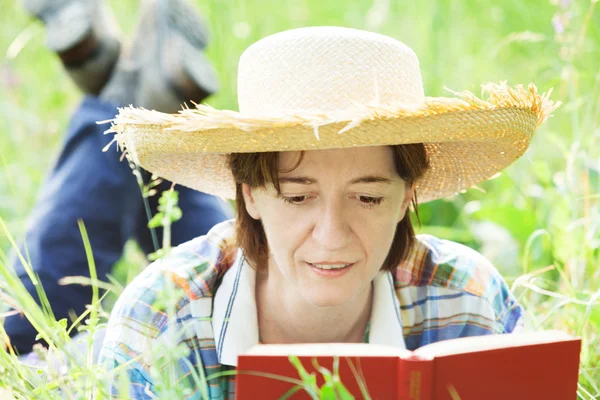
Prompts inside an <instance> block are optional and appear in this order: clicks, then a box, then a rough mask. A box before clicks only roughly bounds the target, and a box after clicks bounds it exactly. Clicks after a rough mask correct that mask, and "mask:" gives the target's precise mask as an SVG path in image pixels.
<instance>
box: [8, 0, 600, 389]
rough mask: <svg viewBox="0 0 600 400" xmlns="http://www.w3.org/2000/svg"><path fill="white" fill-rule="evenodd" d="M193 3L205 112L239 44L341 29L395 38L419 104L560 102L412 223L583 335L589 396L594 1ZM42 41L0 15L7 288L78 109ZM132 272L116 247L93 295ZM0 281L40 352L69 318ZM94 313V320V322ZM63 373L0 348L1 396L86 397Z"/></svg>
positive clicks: (598, 211) (21, 18)
mask: <svg viewBox="0 0 600 400" xmlns="http://www.w3.org/2000/svg"><path fill="white" fill-rule="evenodd" d="M110 3H111V5H112V6H113V8H114V9H115V11H116V14H117V18H118V20H119V22H120V23H121V25H122V26H123V28H124V30H125V31H130V30H131V29H132V27H133V26H134V24H135V19H136V18H135V17H136V13H137V11H136V10H137V6H138V3H137V2H135V1H131V0H123V1H117V0H112V1H110ZM196 3H197V6H198V9H199V10H201V12H202V13H203V14H204V16H205V17H206V19H207V21H208V24H209V25H210V30H211V32H212V33H213V37H212V45H211V47H210V48H209V51H208V55H209V57H210V58H211V59H212V60H213V61H214V63H215V65H216V67H217V71H218V73H219V77H220V80H221V91H220V92H219V94H217V95H216V96H214V97H212V98H211V99H209V101H208V102H209V103H210V104H211V105H213V106H215V107H218V108H230V109H236V108H237V105H236V99H235V93H236V73H237V60H238V57H239V55H240V54H241V52H242V51H243V49H244V48H246V47H247V46H248V45H249V44H251V43H252V42H254V41H256V40H258V39H259V38H261V37H263V36H265V35H268V34H271V33H274V32H277V31H281V30H284V29H288V28H293V27H300V26H308V25H343V26H350V27H355V28H360V29H368V30H374V31H378V32H381V33H384V34H388V35H390V36H393V37H396V38H398V39H400V40H402V41H403V42H405V43H406V44H408V45H409V46H410V47H412V48H413V49H414V50H415V52H416V53H417V55H418V56H419V58H420V61H421V69H422V73H423V78H424V84H425V90H426V93H427V95H429V96H438V95H445V94H447V92H446V91H445V89H444V87H448V88H450V89H453V90H463V89H469V90H471V91H473V92H475V93H478V92H479V90H480V89H479V84H480V83H482V82H486V81H500V80H508V82H509V83H510V84H516V83H528V82H530V81H533V82H535V83H536V84H537V86H538V87H539V88H540V89H541V90H542V91H546V90H548V89H549V88H551V87H553V88H554V94H553V99H557V100H561V101H563V102H564V105H563V106H562V107H561V108H559V109H558V111H557V112H556V113H555V115H554V116H553V118H551V119H550V120H549V121H547V122H546V124H545V125H543V126H542V128H541V130H540V131H539V132H538V134H537V135H536V137H535V138H534V140H533V143H532V146H531V148H530V150H528V152H527V153H526V155H525V156H524V157H522V158H521V159H519V160H518V161H517V162H515V163H514V164H513V165H512V166H511V167H509V168H508V169H507V170H506V171H505V172H503V173H502V174H501V175H500V176H499V177H497V178H496V179H493V180H490V181H488V182H485V183H483V184H481V185H480V187H479V188H478V189H471V190H469V191H467V192H466V193H463V194H461V195H457V196H454V197H451V198H448V199H443V200H438V201H435V202H431V203H427V204H423V205H421V207H420V210H419V213H420V217H421V221H422V222H423V228H422V231H423V232H428V233H433V234H436V235H438V236H441V237H445V238H449V239H452V240H456V241H460V242H462V243H465V244H467V245H470V246H472V247H474V248H476V249H478V250H479V251H481V252H482V253H484V254H485V255H486V256H487V257H488V258H490V259H491V260H492V261H493V262H494V263H495V264H496V265H497V266H498V268H499V269H500V270H501V272H502V273H503V274H504V276H505V277H506V278H507V280H508V281H509V282H510V283H511V284H512V285H513V289H514V291H515V292H516V294H517V296H518V297H519V299H520V301H521V303H522V304H523V305H524V306H525V307H526V309H527V311H528V320H527V321H528V322H527V323H528V328H529V329H549V328H558V329H563V330H566V331H568V332H571V333H573V334H576V335H580V336H581V337H582V338H583V344H584V346H583V352H582V363H581V369H580V379H579V385H580V386H579V391H578V396H579V398H580V399H586V400H587V399H592V398H600V350H599V348H600V250H599V248H600V72H599V69H598V60H600V10H598V3H597V1H590V0H553V1H545V0H536V1H530V2H524V1H518V0H498V1H495V2H493V3H485V4H484V3H482V2H480V1H475V0H462V1H458V0H421V1H418V2H416V1H414V2H408V1H407V2H399V1H398V2H396V1H390V0H369V1H367V0H355V1H352V2H348V1H341V0H335V1H333V0H332V1H328V2H324V1H322V0H319V1H317V0H288V1H285V2H282V1H276V0H262V1H261V0H252V1H250V0H203V1H197V2H196ZM43 40H44V38H43V28H42V26H41V25H40V24H39V23H37V22H33V21H32V20H30V19H29V18H28V17H27V16H26V15H25V14H24V12H23V11H22V10H21V9H20V8H19V7H18V3H17V2H14V3H13V2H11V3H9V4H3V8H2V11H1V12H0V57H1V58H0V59H1V61H0V171H1V172H0V187H1V188H2V190H0V220H1V221H2V224H3V225H5V226H6V230H3V229H0V270H1V271H2V272H3V273H5V274H6V277H5V278H4V281H9V282H10V275H9V274H7V272H8V271H7V268H6V267H7V265H6V257H5V253H6V252H8V251H9V249H10V248H11V247H13V244H12V243H11V240H9V236H8V233H9V232H10V233H11V234H12V235H14V236H15V237H16V238H17V239H18V238H19V237H21V236H22V235H23V232H24V229H25V224H24V221H25V219H26V216H27V213H28V212H29V211H30V210H31V208H32V207H33V205H34V202H35V198H36V191H37V190H38V188H39V187H40V185H41V183H42V181H43V179H44V176H45V171H47V170H48V168H49V167H50V166H51V164H52V162H53V157H54V155H55V154H56V152H57V150H58V147H59V146H60V141H61V133H62V132H63V131H64V129H65V127H66V124H67V122H68V119H69V115H70V113H71V111H72V109H73V108H74V107H75V105H76V104H77V102H78V101H79V99H80V97H81V96H80V95H79V94H78V93H77V92H76V90H75V87H74V85H73V84H72V83H71V82H70V81H69V79H68V77H67V76H66V74H65V73H64V72H63V70H62V67H61V65H60V63H59V62H58V60H57V58H56V57H55V56H54V55H52V54H50V53H49V52H47V51H46V50H45V49H44V46H43ZM84 222H85V221H84ZM15 240H16V239H15ZM128 248H131V247H128ZM92 250H93V249H92ZM143 264H144V263H143V262H139V254H138V253H137V252H136V251H135V250H128V251H127V252H126V257H125V258H124V259H123V260H122V261H121V263H120V264H119V266H117V268H116V269H115V271H114V276H115V277H118V279H120V282H117V281H115V282H113V283H112V284H111V285H110V286H109V287H111V288H114V289H115V290H116V291H117V290H118V287H119V286H118V285H123V284H125V283H126V281H127V280H128V279H130V278H131V270H132V267H133V266H136V268H137V269H138V270H139V268H141V267H142V266H143ZM1 285H4V289H5V290H4V292H1V291H0V313H2V312H3V309H2V307H3V305H4V308H5V309H6V308H7V307H6V306H7V305H8V304H11V303H14V305H16V306H18V307H19V308H21V309H22V310H24V311H25V312H26V313H27V315H28V317H30V318H31V319H32V320H33V321H35V322H36V323H37V324H38V325H37V326H39V329H40V331H42V332H43V334H44V335H47V336H49V337H48V340H49V341H50V342H51V343H54V344H55V347H60V346H64V345H66V343H67V342H68V341H69V339H68V337H67V335H66V330H67V329H70V328H71V326H72V321H63V322H57V321H53V320H52V318H49V317H48V316H47V315H46V314H44V313H43V312H42V311H41V310H40V309H39V308H37V309H36V307H35V306H34V305H33V304H32V302H31V299H28V298H27V297H26V296H23V295H22V293H21V295H20V294H19V291H18V290H16V288H17V287H18V283H16V282H13V283H10V285H11V286H10V288H8V287H6V286H7V284H6V283H4V284H0V289H2V288H3V286H1ZM9 289H10V290H9ZM95 306H97V307H98V304H95ZM93 309H94V308H92V309H90V312H91V310H93ZM96 310H97V312H98V318H100V319H99V321H102V317H103V315H104V316H105V314H103V313H105V312H106V310H102V309H101V308H97V309H96ZM94 320H96V319H94ZM91 323H92V325H93V323H94V321H92V322H91ZM81 326H82V327H84V328H85V327H89V326H90V325H86V324H83V325H81ZM89 329H93V328H89ZM1 332H2V330H1V329H0V336H2V334H1ZM40 351H42V350H40ZM45 354H46V353H45ZM50 356H51V355H50ZM77 365H79V366H78V367H76V368H74V369H72V370H70V371H68V373H67V375H66V376H63V377H60V376H52V374H51V373H50V371H42V372H44V374H42V375H38V374H37V371H36V370H35V368H34V369H31V368H28V367H26V366H23V365H22V364H20V363H18V362H17V361H16V357H15V356H14V355H12V354H10V352H7V351H4V350H0V377H2V378H1V379H0V387H2V386H3V384H4V385H5V386H6V383H7V382H10V384H11V385H12V390H13V392H14V393H15V395H19V396H23V397H25V398H26V397H27V396H30V397H31V396H33V397H35V398H54V397H56V396H58V394H57V391H56V390H54V391H53V390H52V389H53V388H54V389H56V388H57V387H59V386H60V387H62V388H63V389H62V390H63V391H66V390H67V391H68V390H70V391H72V392H73V393H75V392H76V393H88V394H89V393H90V390H91V389H90V388H92V387H95V386H94V383H95V382H96V380H95V379H97V378H98V377H100V376H101V372H99V371H98V370H96V369H94V368H95V367H93V366H90V365H86V364H85V363H84V364H83V365H82V364H77ZM48 378H50V379H48ZM42 381H43V382H44V383H43V384H41V382H42ZM48 382H50V383H48ZM36 385H37V387H38V388H37V389H35V387H36ZM40 385H41V386H40ZM97 390H101V389H97ZM0 394H1V393H0ZM97 395H98V396H99V397H102V396H103V395H106V393H103V392H102V391H100V392H99V393H97Z"/></svg>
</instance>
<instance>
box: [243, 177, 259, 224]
mask: <svg viewBox="0 0 600 400" xmlns="http://www.w3.org/2000/svg"><path fill="white" fill-rule="evenodd" d="M242 195H243V196H244V205H245V206H246V212H247V213H248V214H249V215H250V216H251V217H252V218H254V219H256V220H259V219H260V213H259V212H258V209H257V208H256V203H255V202H254V195H253V194H252V189H251V188H250V186H248V184H247V183H242Z"/></svg>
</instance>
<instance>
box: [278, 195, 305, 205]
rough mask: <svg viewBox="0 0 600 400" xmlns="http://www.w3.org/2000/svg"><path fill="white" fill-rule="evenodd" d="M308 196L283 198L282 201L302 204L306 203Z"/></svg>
mask: <svg viewBox="0 0 600 400" xmlns="http://www.w3.org/2000/svg"><path fill="white" fill-rule="evenodd" d="M306 198H307V196H282V197H281V199H282V200H283V201H285V202H286V203H289V204H302V203H304V202H305V201H306Z"/></svg>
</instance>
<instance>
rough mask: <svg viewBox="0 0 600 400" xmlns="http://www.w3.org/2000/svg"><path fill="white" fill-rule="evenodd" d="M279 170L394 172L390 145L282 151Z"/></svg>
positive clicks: (282, 172) (289, 171)
mask: <svg viewBox="0 0 600 400" xmlns="http://www.w3.org/2000/svg"><path fill="white" fill-rule="evenodd" d="M278 169H279V173H280V175H290V174H297V173H306V172H310V173H311V174H320V173H327V172H338V173H339V172H342V171H348V172H349V173H353V172H369V173H381V174H393V175H396V169H395V165H394V157H393V150H392V149H391V148H390V147H389V146H371V147H356V148H348V149H328V150H307V151H302V152H301V151H288V152H281V153H279V161H278Z"/></svg>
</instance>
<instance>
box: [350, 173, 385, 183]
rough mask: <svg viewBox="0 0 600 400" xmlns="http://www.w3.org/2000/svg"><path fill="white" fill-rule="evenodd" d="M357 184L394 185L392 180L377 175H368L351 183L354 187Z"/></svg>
mask: <svg viewBox="0 0 600 400" xmlns="http://www.w3.org/2000/svg"><path fill="white" fill-rule="evenodd" d="M356 183H387V184H392V183H393V182H392V180H391V179H389V178H386V177H383V176H377V175H367V176H361V177H360V178H355V179H352V180H351V181H350V184H351V185H354V184H356Z"/></svg>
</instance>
